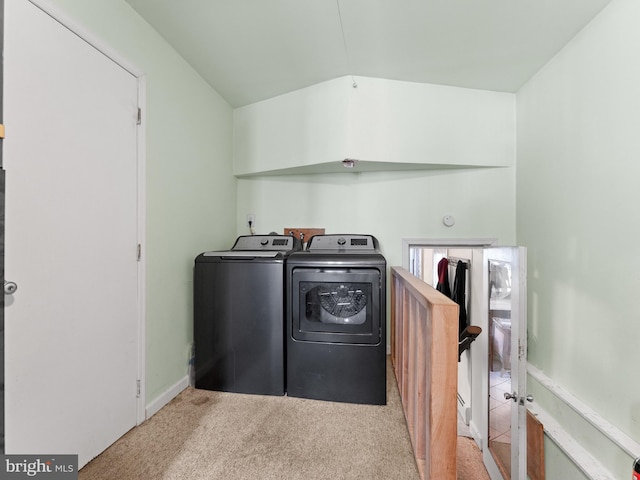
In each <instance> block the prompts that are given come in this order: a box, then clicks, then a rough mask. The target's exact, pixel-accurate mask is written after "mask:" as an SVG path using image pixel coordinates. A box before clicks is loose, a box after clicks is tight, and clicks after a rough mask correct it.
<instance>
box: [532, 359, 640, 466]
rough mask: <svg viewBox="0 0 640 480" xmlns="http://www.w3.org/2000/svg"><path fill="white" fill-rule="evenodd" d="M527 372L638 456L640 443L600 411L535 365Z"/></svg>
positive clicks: (632, 456) (589, 421)
mask: <svg viewBox="0 0 640 480" xmlns="http://www.w3.org/2000/svg"><path fill="white" fill-rule="evenodd" d="M527 373H528V374H529V375H530V376H531V377H532V378H534V379H535V380H536V381H537V382H538V383H540V385H542V386H543V387H545V388H546V389H547V390H549V392H551V393H552V394H553V395H555V397H556V398H558V399H559V400H561V401H562V402H563V403H564V404H565V405H567V406H568V407H569V408H571V409H572V410H573V411H574V412H576V413H577V414H578V415H579V416H580V417H581V418H582V419H583V420H585V421H586V422H588V423H589V424H590V425H592V426H593V427H595V428H596V429H597V430H598V431H600V433H602V434H603V435H604V436H605V437H607V438H608V439H609V440H610V441H611V442H613V443H614V444H616V445H617V446H618V447H619V448H620V449H621V450H623V451H624V452H625V453H626V454H627V455H629V456H630V457H631V458H636V457H637V456H638V454H640V443H638V442H636V441H635V440H633V439H632V438H631V437H629V436H628V435H627V434H626V433H624V432H623V431H621V430H620V429H619V428H618V427H616V426H615V425H613V424H612V423H610V422H608V421H607V420H606V419H604V418H603V417H602V416H601V415H600V414H599V413H597V412H596V411H595V410H593V409H592V408H591V407H589V406H587V405H586V404H584V403H583V402H582V401H580V400H579V399H578V398H576V397H575V396H574V395H573V394H571V393H569V392H567V391H566V390H565V389H564V388H562V387H561V386H560V385H558V384H557V383H555V382H554V381H553V380H552V379H551V378H549V377H548V376H547V375H545V374H544V372H542V370H540V369H538V368H536V367H534V366H533V365H531V364H530V363H527ZM543 423H544V422H543ZM545 429H546V425H545Z"/></svg>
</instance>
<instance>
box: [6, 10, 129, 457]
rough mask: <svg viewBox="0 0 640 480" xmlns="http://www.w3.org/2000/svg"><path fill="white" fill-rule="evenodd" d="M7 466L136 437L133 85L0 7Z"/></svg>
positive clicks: (44, 22) (48, 28)
mask: <svg viewBox="0 0 640 480" xmlns="http://www.w3.org/2000/svg"><path fill="white" fill-rule="evenodd" d="M4 55H5V56H4V61H5V64H4V72H5V74H4V75H5V77H4V102H5V103H4V108H5V111H4V121H5V125H6V139H5V142H4V161H5V162H4V163H5V169H6V172H7V173H6V175H7V180H6V268H5V276H6V279H7V280H9V281H13V282H15V283H16V284H17V285H18V289H17V291H16V292H15V293H14V294H13V295H7V296H5V300H6V304H5V320H6V337H5V339H6V340H5V342H6V363H5V373H6V410H5V411H6V453H21V454H43V453H48V454H56V453H57V454H78V455H79V466H82V465H84V464H85V463H87V462H88V461H89V460H91V458H93V457H94V456H96V455H97V454H99V453H100V452H101V451H102V450H104V449H105V448H106V447H107V446H109V445H110V444H111V443H112V442H114V441H115V440H116V439H117V438H118V437H120V436H121V435H122V434H124V433H125V432H126V431H127V430H129V429H130V428H131V427H133V426H134V425H135V424H136V407H137V401H136V395H137V391H136V387H137V385H136V382H137V371H138V342H139V338H138V318H139V317H138V291H137V289H138V262H137V243H138V238H137V216H138V215H137V153H136V152H137V131H136V129H137V126H136V120H137V107H138V103H137V97H138V82H137V79H136V78H135V77H134V76H133V75H131V74H130V73H128V72H127V71H125V70H124V69H123V68H121V67H119V66H118V65H117V64H116V63H114V62H113V61H111V60H110V59H109V58H107V57H106V56H105V55H103V54H101V53H100V52H99V51H98V50H96V49H95V48H93V47H92V46H91V45H89V44H88V43H86V42H85V41H83V40H82V39H80V38H79V37H78V36H76V35H75V34H74V33H72V32H71V31H70V30H69V29H67V28H65V27H64V26H63V25H61V24H60V23H58V22H56V21H55V20H54V19H52V18H51V17H50V16H49V15H47V14H45V13H44V12H43V11H41V10H40V9H39V8H37V7H36V6H34V5H33V4H31V3H29V2H28V1H27V0H10V1H7V2H5V51H4Z"/></svg>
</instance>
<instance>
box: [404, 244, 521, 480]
mask: <svg viewBox="0 0 640 480" xmlns="http://www.w3.org/2000/svg"><path fill="white" fill-rule="evenodd" d="M496 244H497V239H496V238H468V239H467V238H462V239H424V238H412V239H403V241H402V265H403V267H404V268H406V269H407V270H409V271H411V264H410V262H411V257H410V250H411V248H414V247H418V248H419V247H424V248H469V249H471V250H472V252H473V258H474V260H476V253H477V254H478V255H477V256H478V257H479V258H480V259H481V263H482V264H481V265H477V264H474V265H473V267H474V271H475V270H477V269H478V267H480V268H479V270H480V275H481V276H482V277H483V278H487V279H488V258H489V256H490V255H489V252H490V251H491V250H494V252H495V251H496V250H498V249H501V248H504V249H505V250H506V249H509V250H516V251H517V255H519V257H520V258H522V256H523V255H522V252H523V247H512V246H505V247H501V246H497V245H496ZM523 261H524V264H523V265H519V266H520V267H523V269H524V271H523V270H521V269H520V268H519V269H518V271H519V272H520V275H523V274H524V275H525V288H526V254H525V255H524V259H523ZM474 273H475V272H474ZM474 276H477V273H476V274H475V275H474ZM485 283H487V282H483V288H486V289H487V291H482V292H480V296H478V292H476V293H473V294H472V295H473V298H470V299H469V301H470V302H471V303H470V308H476V309H479V308H481V310H480V311H479V314H480V318H481V319H482V321H481V323H482V324H483V325H484V324H488V310H487V309H486V308H484V307H483V305H484V303H483V304H482V305H478V304H477V303H476V302H474V300H475V299H480V300H482V299H484V298H487V299H488V298H489V296H488V285H485ZM524 295H525V296H524V300H525V303H524V307H523V303H522V302H519V303H518V308H521V310H520V311H519V314H520V315H523V317H522V318H525V319H526V290H525V294H524ZM522 308H524V310H522ZM524 332H525V333H524V334H525V335H526V328H525V330H524ZM488 337H489V335H488V331H487V333H486V334H485V335H481V336H480V337H479V338H478V341H477V342H476V343H477V344H478V345H477V347H476V348H472V349H471V356H472V360H471V362H472V364H473V363H475V364H479V365H481V367H480V370H481V371H480V373H478V372H477V371H474V372H473V373H472V384H471V391H472V394H471V411H472V414H471V423H470V425H469V426H470V432H471V435H472V437H473V439H474V440H475V442H476V444H477V445H478V447H479V448H480V450H481V451H482V453H483V463H484V464H485V467H486V468H487V471H488V473H489V475H490V477H491V478H493V479H497V478H502V474H501V473H500V471H499V469H498V467H497V465H496V464H495V461H493V458H489V459H487V458H485V456H488V457H491V453H490V452H489V444H488V443H489V435H488V428H489V427H488V415H487V414H488V412H489V404H488V402H489V400H488V398H489V385H488V383H489V381H488V371H489V365H488V354H489V344H488ZM512 343H516V348H512V352H513V354H514V355H518V352H519V351H520V348H518V345H519V343H518V336H517V335H516V336H515V337H514V338H513V342H512ZM522 345H523V346H524V345H526V343H525V344H522ZM525 355H526V348H523V350H522V356H523V357H524V356H525ZM517 364H518V366H519V368H520V369H523V368H526V358H524V360H523V361H521V362H517ZM518 373H519V374H520V375H518V377H517V378H518V381H519V384H520V385H519V386H516V387H515V388H516V390H517V391H518V392H522V393H520V395H521V396H525V395H526V386H523V382H524V383H526V372H520V371H519V372H518ZM473 392H476V394H474V393H473ZM477 393H480V395H477ZM514 410H515V412H514ZM516 413H517V418H518V420H519V421H516V422H515V423H514V420H515V418H513V419H512V424H515V425H518V424H519V423H524V417H525V415H526V406H524V408H517V407H516V408H515V409H513V410H512V417H513V416H514V415H516ZM478 417H479V418H478ZM520 417H522V418H520ZM520 420H521V421H522V422H520ZM517 437H518V444H519V445H520V449H521V450H522V453H521V455H520V457H523V456H524V461H522V459H519V458H518V457H516V458H514V459H513V465H514V468H516V469H517V470H516V471H518V474H519V475H520V473H521V472H523V471H524V472H526V445H527V443H526V430H517ZM523 447H524V448H523ZM512 452H513V450H512ZM512 455H513V453H512ZM524 475H525V476H526V473H525V474H524ZM513 478H525V477H524V476H518V477H513Z"/></svg>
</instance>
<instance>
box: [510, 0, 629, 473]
mask: <svg viewBox="0 0 640 480" xmlns="http://www.w3.org/2000/svg"><path fill="white" fill-rule="evenodd" d="M638 25H640V2H637V1H636V0H614V1H613V2H612V3H611V4H610V5H609V7H607V8H606V9H605V10H604V11H603V12H602V13H601V14H600V15H599V16H598V17H596V19H595V20H594V21H593V22H592V23H591V24H589V25H588V26H587V27H586V28H585V29H584V30H583V31H582V32H581V33H580V34H579V35H578V36H577V37H576V38H574V39H573V40H572V41H571V42H570V44H569V45H567V47H566V48H564V49H563V50H562V51H561V52H560V53H559V54H557V55H556V57H555V58H554V59H553V60H552V61H551V62H549V64H547V65H546V66H545V67H544V68H543V69H542V70H541V71H540V72H538V73H537V75H535V76H534V77H533V78H532V79H531V80H530V81H529V82H528V83H527V85H525V86H524V87H523V88H522V89H521V90H520V91H519V92H518V94H517V144H518V154H517V187H516V191H517V205H518V207H517V240H518V243H519V244H522V245H524V246H526V247H528V252H529V259H528V262H529V264H528V271H529V284H528V288H529V361H530V363H532V364H534V365H535V366H537V367H538V368H539V369H540V370H542V371H543V372H544V373H545V374H546V375H547V376H548V377H550V378H552V379H553V380H554V382H556V383H557V384H559V385H561V386H562V387H563V388H564V389H566V390H567V391H569V392H571V393H572V394H573V395H574V396H576V397H577V398H579V399H580V400H581V401H583V402H584V403H585V404H587V405H589V406H590V407H591V408H593V409H594V410H595V411H596V412H598V413H599V414H600V415H602V416H603V417H604V418H605V419H606V420H608V421H609V422H611V423H612V424H614V425H615V426H616V427H618V428H619V429H620V430H622V431H623V432H625V433H626V434H627V435H629V436H630V437H631V438H634V439H636V441H637V440H638V439H640V382H638V381H637V377H638V372H637V370H638V365H640V350H639V349H638V342H637V333H636V332H637V327H638V321H639V319H640V302H638V292H639V291H640V273H639V272H640V255H639V254H638V239H639V238H640V223H639V222H638V205H639V204H640V189H639V188H638V179H640V162H639V161H638V159H639V158H640V140H639V139H640V133H639V132H640V62H639V61H638V58H639V57H638V52H640V29H639V28H638ZM542 406H543V408H552V405H550V404H544V405H542ZM560 420H561V421H562V419H560ZM565 428H567V429H568V431H569V433H570V434H571V435H572V436H574V437H575V438H578V439H584V440H583V441H581V443H582V444H583V446H585V447H587V448H588V449H590V451H591V453H592V454H593V455H594V456H595V457H596V459H598V460H599V461H601V462H602V463H603V464H604V466H605V467H606V468H608V469H610V471H611V472H612V473H614V476H615V478H627V477H628V476H629V475H630V473H629V472H630V465H631V461H630V460H629V463H628V464H625V465H613V464H612V463H613V462H609V461H607V458H604V454H603V453H602V451H603V449H602V448H601V447H598V446H597V445H598V442H596V441H595V440H594V441H593V442H592V441H591V440H590V436H589V435H586V434H585V431H584V429H582V428H579V427H571V426H567V425H565ZM637 453H638V454H640V452H637ZM618 463H619V462H618ZM548 478H563V477H562V476H556V475H554V474H552V475H550V476H549V477H548Z"/></svg>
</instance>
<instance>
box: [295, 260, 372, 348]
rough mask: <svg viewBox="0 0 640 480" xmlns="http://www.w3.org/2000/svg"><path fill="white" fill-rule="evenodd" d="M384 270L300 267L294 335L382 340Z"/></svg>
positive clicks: (300, 337) (347, 340) (305, 338)
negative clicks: (382, 282) (382, 283)
mask: <svg viewBox="0 0 640 480" xmlns="http://www.w3.org/2000/svg"><path fill="white" fill-rule="evenodd" d="M380 278H381V272H380V271H379V270H377V269H369V268H367V269H347V268H296V269H294V270H293V274H292V291H293V296H292V297H293V298H292V302H293V305H292V312H293V315H292V318H291V321H292V322H293V323H292V336H293V338H294V339H295V340H302V341H313V342H325V343H348V344H353V343H362V344H374V345H375V344H379V343H380V342H381V336H382V335H381V328H380V323H381V312H380V305H381V301H380V295H381V281H380Z"/></svg>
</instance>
